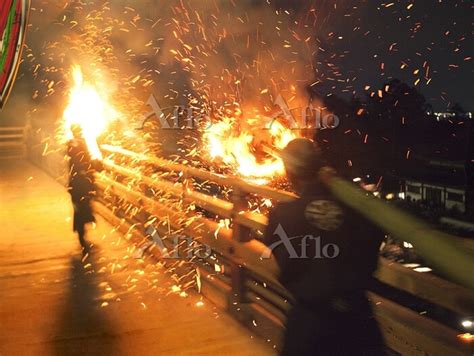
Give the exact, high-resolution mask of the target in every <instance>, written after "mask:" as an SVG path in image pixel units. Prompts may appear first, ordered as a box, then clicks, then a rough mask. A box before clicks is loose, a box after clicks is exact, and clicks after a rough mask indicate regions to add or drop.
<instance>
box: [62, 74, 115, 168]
mask: <svg viewBox="0 0 474 356" xmlns="http://www.w3.org/2000/svg"><path fill="white" fill-rule="evenodd" d="M72 76H73V80H74V86H73V87H72V88H71V90H70V93H69V103H68V105H67V107H66V109H65V110H64V114H63V123H64V127H63V129H64V133H65V138H66V139H71V138H72V132H71V125H74V124H77V125H80V126H81V128H82V133H83V136H84V140H85V141H86V144H87V147H88V149H89V153H90V155H91V157H92V158H94V159H102V154H101V152H100V150H99V146H98V144H97V138H98V137H99V136H100V135H101V134H103V133H104V132H105V130H106V129H107V127H108V126H109V124H110V123H111V122H112V121H114V120H116V119H117V118H118V115H119V114H118V112H117V111H116V110H115V109H114V108H113V106H112V105H110V104H109V103H108V100H107V97H106V96H105V94H104V93H101V92H99V90H97V88H96V87H95V86H94V85H93V84H91V83H89V82H87V81H85V80H84V77H83V74H82V70H81V67H80V66H73V68H72Z"/></svg>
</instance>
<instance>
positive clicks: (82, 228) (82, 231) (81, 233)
mask: <svg viewBox="0 0 474 356" xmlns="http://www.w3.org/2000/svg"><path fill="white" fill-rule="evenodd" d="M77 234H78V235H79V243H80V244H81V246H82V247H83V248H84V249H86V248H87V247H88V246H87V243H86V239H85V235H86V228H85V224H80V225H79V226H77Z"/></svg>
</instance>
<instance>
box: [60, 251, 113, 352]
mask: <svg viewBox="0 0 474 356" xmlns="http://www.w3.org/2000/svg"><path fill="white" fill-rule="evenodd" d="M98 269H99V263H98V251H96V250H94V251H93V252H91V253H89V255H88V256H87V257H86V258H83V256H82V255H77V256H73V257H71V260H70V278H69V288H68V294H67V297H66V300H65V301H64V303H63V304H62V309H61V311H60V314H59V319H58V322H57V324H56V325H57V329H56V332H55V336H54V346H53V347H52V352H51V354H53V355H58V356H63V355H68V356H69V355H120V350H119V347H118V345H117V338H116V337H114V332H113V331H114V327H113V325H112V323H111V322H110V320H109V318H108V316H107V311H106V309H104V308H102V307H101V303H102V301H101V299H100V295H101V292H100V290H99V284H100V280H99V279H98V276H97V274H96V273H95V271H97V270H98Z"/></svg>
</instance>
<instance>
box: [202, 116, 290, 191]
mask: <svg viewBox="0 0 474 356" xmlns="http://www.w3.org/2000/svg"><path fill="white" fill-rule="evenodd" d="M236 121H237V120H236V119H235V118H228V117H226V118H224V119H223V120H221V121H220V122H218V123H215V124H213V125H212V126H210V127H209V128H208V129H207V130H206V132H205V133H204V141H205V144H206V146H207V150H208V153H209V156H210V158H211V160H214V159H216V158H219V159H221V160H222V163H224V164H225V165H227V166H229V167H231V168H232V169H233V170H235V171H236V173H237V174H239V175H242V176H243V177H246V178H251V179H253V180H254V181H255V182H256V183H261V184H264V183H267V182H268V180H269V179H272V178H274V177H275V176H278V175H282V174H283V173H284V166H283V161H282V160H281V158H280V157H278V155H275V154H272V152H269V151H270V150H271V148H275V149H277V150H281V149H283V148H285V146H286V145H287V144H288V143H289V142H290V141H291V140H293V139H294V138H296V137H297V135H296V132H294V131H292V130H291V129H289V128H286V127H285V126H284V125H283V124H281V123H280V122H278V121H274V122H273V123H272V124H271V126H270V127H269V128H268V129H259V130H256V129H255V128H252V127H249V128H248V129H242V127H240V130H239V131H237V130H236V127H237V126H238V125H237V123H236ZM250 126H251V125H250ZM257 137H258V139H257Z"/></svg>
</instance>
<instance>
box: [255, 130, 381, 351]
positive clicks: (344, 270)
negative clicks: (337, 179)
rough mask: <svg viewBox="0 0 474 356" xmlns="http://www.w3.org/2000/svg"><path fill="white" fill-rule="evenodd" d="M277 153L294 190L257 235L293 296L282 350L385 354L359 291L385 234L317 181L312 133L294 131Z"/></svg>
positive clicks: (369, 275)
mask: <svg viewBox="0 0 474 356" xmlns="http://www.w3.org/2000/svg"><path fill="white" fill-rule="evenodd" d="M281 155H282V159H283V162H284V165H285V170H286V174H287V177H288V179H289V181H290V183H291V184H292V186H293V188H294V189H295V190H296V192H297V193H298V195H299V198H298V199H296V200H294V201H291V202H284V203H279V204H277V205H276V206H275V207H274V208H273V209H272V211H271V212H270V215H269V223H268V226H267V229H266V231H265V233H264V237H263V242H264V243H265V244H266V245H267V246H268V247H269V248H270V249H271V251H272V254H273V255H274V256H275V258H276V261H277V263H278V265H279V267H280V271H281V272H280V276H279V280H280V282H281V283H282V285H283V286H285V287H286V288H287V289H288V291H289V292H290V293H291V294H292V295H293V297H294V300H295V302H294V305H293V307H292V309H291V311H290V313H289V315H288V318H287V322H286V331H285V335H284V344H283V348H282V350H281V355H298V356H303V355H384V354H385V348H384V342H383V338H382V335H381V333H380V330H379V328H378V325H377V322H376V321H375V319H374V317H373V313H372V309H371V304H370V302H369V300H368V299H367V296H366V292H365V291H366V289H367V287H368V286H369V285H370V282H371V280H372V274H373V272H374V270H375V269H376V266H377V261H378V250H379V247H380V244H381V242H382V240H383V238H384V235H385V234H384V233H383V232H381V231H379V230H378V229H377V228H376V227H375V226H372V225H371V224H370V223H368V222H367V221H366V220H365V219H364V218H363V217H362V216H360V215H359V214H358V213H356V212H355V211H353V210H351V209H349V208H348V207H346V206H343V205H341V204H339V202H337V201H336V199H335V198H334V197H333V196H332V194H331V192H330V191H329V189H328V188H326V186H324V185H323V184H322V182H320V180H319V179H318V178H317V172H318V171H319V169H320V168H322V167H323V166H324V164H323V160H322V157H321V154H320V153H319V150H318V148H317V147H316V146H315V144H314V142H313V141H311V140H308V139H302V138H300V139H295V140H293V141H291V142H290V143H289V144H288V146H287V147H286V148H285V149H284V150H283V151H282V154H281Z"/></svg>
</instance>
